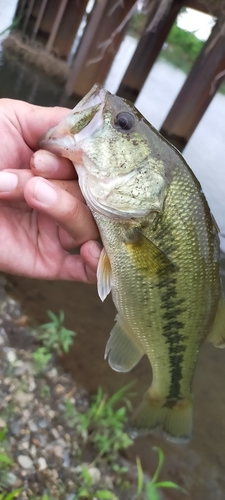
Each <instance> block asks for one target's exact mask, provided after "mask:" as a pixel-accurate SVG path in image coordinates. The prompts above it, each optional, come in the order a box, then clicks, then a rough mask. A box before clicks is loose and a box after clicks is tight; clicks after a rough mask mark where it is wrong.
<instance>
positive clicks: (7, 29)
mask: <svg viewBox="0 0 225 500" xmlns="http://www.w3.org/2000/svg"><path fill="white" fill-rule="evenodd" d="M20 19H21V18H19V17H18V18H16V19H14V21H13V22H12V24H10V26H8V28H5V29H4V30H3V31H1V33H0V36H2V35H4V34H5V33H7V31H11V30H12V29H13V28H15V27H16V26H17V24H19V22H20ZM12 498H13V497H12ZM0 500H1V497H0Z"/></svg>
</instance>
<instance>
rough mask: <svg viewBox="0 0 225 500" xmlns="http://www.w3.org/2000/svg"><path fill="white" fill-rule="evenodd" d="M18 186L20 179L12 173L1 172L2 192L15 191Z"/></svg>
mask: <svg viewBox="0 0 225 500" xmlns="http://www.w3.org/2000/svg"><path fill="white" fill-rule="evenodd" d="M17 184H18V177H17V175H16V174H13V173H11V172H0V191H1V193H3V192H9V191H13V189H15V188H16V186H17Z"/></svg>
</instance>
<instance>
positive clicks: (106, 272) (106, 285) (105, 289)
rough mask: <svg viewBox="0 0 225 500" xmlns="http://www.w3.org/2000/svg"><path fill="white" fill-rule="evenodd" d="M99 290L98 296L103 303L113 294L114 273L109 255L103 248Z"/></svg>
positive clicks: (98, 278) (99, 265)
mask: <svg viewBox="0 0 225 500" xmlns="http://www.w3.org/2000/svg"><path fill="white" fill-rule="evenodd" d="M97 288H98V295H99V297H100V299H101V300H102V302H103V301H104V300H105V298H106V297H107V295H109V293H110V292H111V288H112V271H111V265H110V261H109V258H108V255H107V253H106V251H105V249H104V248H103V249H102V251H101V255H100V259H99V263H98V269H97Z"/></svg>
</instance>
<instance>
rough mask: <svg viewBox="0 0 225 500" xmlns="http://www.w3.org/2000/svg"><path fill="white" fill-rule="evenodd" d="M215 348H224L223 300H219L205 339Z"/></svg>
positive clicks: (224, 321) (224, 322) (224, 320)
mask: <svg viewBox="0 0 225 500" xmlns="http://www.w3.org/2000/svg"><path fill="white" fill-rule="evenodd" d="M207 340H208V342H211V343H212V344H213V345H215V346H216V347H221V348H223V347H225V300H224V299H221V300H220V302H219V305H218V309H217V313H216V317H215V319H214V322H213V325H212V328H211V331H210V333H209V335H208V337H207Z"/></svg>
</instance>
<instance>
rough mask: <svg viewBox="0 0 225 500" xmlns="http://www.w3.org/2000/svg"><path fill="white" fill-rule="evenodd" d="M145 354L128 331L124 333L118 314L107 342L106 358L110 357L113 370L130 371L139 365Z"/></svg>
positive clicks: (109, 360)
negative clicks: (127, 333) (128, 334)
mask: <svg viewBox="0 0 225 500" xmlns="http://www.w3.org/2000/svg"><path fill="white" fill-rule="evenodd" d="M143 354H144V353H143V352H141V350H139V349H138V347H137V346H136V345H135V344H134V343H133V342H132V340H131V339H130V338H129V337H128V336H127V335H126V333H124V331H123V329H122V327H121V326H120V318H119V315H118V316H117V321H116V324H115V326H114V327H113V329H112V331H111V333H110V337H109V340H108V342H107V344H106V349H105V359H106V358H107V357H108V362H109V365H110V366H111V368H112V369H113V370H115V371H117V372H129V371H130V370H132V368H134V366H136V365H137V363H138V362H139V361H140V359H141V358H142V356H143Z"/></svg>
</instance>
